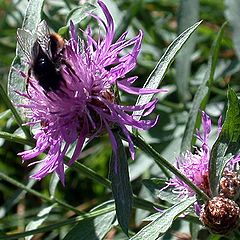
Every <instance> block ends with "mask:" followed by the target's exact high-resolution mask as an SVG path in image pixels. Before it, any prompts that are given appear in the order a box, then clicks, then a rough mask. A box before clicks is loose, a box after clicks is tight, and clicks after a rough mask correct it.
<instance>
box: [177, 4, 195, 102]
mask: <svg viewBox="0 0 240 240" xmlns="http://www.w3.org/2000/svg"><path fill="white" fill-rule="evenodd" d="M178 15H179V16H178V32H182V31H184V30H185V29H186V28H188V27H190V26H191V25H192V24H194V23H195V22H196V21H198V15H199V0H181V2H180V8H179V14H178ZM196 40H197V38H196V35H195V34H194V35H193V36H191V37H190V39H189V40H188V42H186V44H185V45H184V46H183V48H182V49H181V51H180V52H179V54H178V56H177V58H176V84H177V92H178V96H179V98H180V100H183V101H186V100H188V99H189V98H190V96H189V86H188V85H189V77H190V70H191V56H192V54H193V51H194V47H195V44H196Z"/></svg>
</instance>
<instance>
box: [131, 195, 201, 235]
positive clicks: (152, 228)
mask: <svg viewBox="0 0 240 240" xmlns="http://www.w3.org/2000/svg"><path fill="white" fill-rule="evenodd" d="M195 201H196V198H195V197H192V198H188V199H187V200H185V201H182V202H180V203H177V204H176V205H174V206H172V207H170V208H168V209H167V210H166V211H164V212H162V213H160V212H159V213H156V214H153V215H152V216H150V217H148V218H147V219H145V220H146V221H152V222H151V223H149V224H148V225H147V226H145V227H144V228H142V229H141V230H140V231H139V232H138V233H137V234H136V235H135V236H133V237H132V238H131V240H142V239H144V240H153V239H157V238H158V237H160V236H162V235H163V234H164V233H165V232H166V231H167V230H168V229H169V228H170V227H171V225H172V223H173V221H174V219H176V218H177V217H178V216H179V215H180V214H182V213H183V212H184V211H185V210H186V209H188V208H189V207H190V206H191V205H192V204H193V203H194V202H195Z"/></svg>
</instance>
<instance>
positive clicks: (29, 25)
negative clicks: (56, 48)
mask: <svg viewBox="0 0 240 240" xmlns="http://www.w3.org/2000/svg"><path fill="white" fill-rule="evenodd" d="M43 3H44V0H31V1H29V3H28V7H27V10H26V14H25V17H24V20H23V25H22V28H23V29H25V30H29V31H30V32H35V29H36V28H37V25H38V23H39V22H40V21H41V11H42V7H43ZM22 56H24V53H23V51H22V49H21V48H20V46H19V44H18V43H17V47H16V57H15V58H14V59H13V62H12V64H11V68H10V71H9V75H8V95H9V97H10V99H11V100H12V102H13V103H14V104H19V103H21V97H20V96H19V95H18V94H17V93H16V92H15V91H16V90H18V91H21V92H24V91H25V85H26V81H25V80H24V79H23V77H21V76H20V75H19V73H18V72H17V71H16V69H17V70H19V71H23V72H27V68H28V66H27V64H26V63H24V62H22V61H21V60H20V59H21V58H22ZM19 114H20V115H22V113H21V111H19Z"/></svg>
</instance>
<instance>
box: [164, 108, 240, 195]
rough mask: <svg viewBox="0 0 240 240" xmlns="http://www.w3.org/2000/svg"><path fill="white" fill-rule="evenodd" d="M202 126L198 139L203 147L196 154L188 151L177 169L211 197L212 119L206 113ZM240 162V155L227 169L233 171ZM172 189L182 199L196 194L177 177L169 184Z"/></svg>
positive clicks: (179, 159)
mask: <svg viewBox="0 0 240 240" xmlns="http://www.w3.org/2000/svg"><path fill="white" fill-rule="evenodd" d="M202 126H203V133H201V132H200V131H199V130H198V129H197V134H196V137H197V139H199V140H200V142H201V144H202V145H201V147H200V148H199V149H197V148H196V149H195V153H191V152H189V151H187V152H186V153H185V154H183V155H182V156H179V157H178V158H177V168H178V169H179V171H180V172H181V173H182V174H184V175H185V176H186V177H187V178H188V179H190V180H191V181H192V182H193V183H194V184H195V185H196V186H198V187H199V188H200V189H202V190H203V191H204V192H205V193H206V194H207V195H208V196H210V187H209V180H208V171H209V170H208V166H209V160H210V151H211V149H210V146H209V144H208V138H209V134H210V132H211V119H210V117H209V116H208V115H207V114H206V113H205V112H202ZM220 131H221V117H220V119H219V122H218V133H220ZM239 161H240V155H237V156H235V157H233V158H232V159H231V160H230V161H229V162H228V164H227V167H226V169H228V170H231V169H233V168H234V165H235V164H236V163H237V162H239ZM168 187H172V188H173V192H174V193H176V194H178V195H179V196H182V197H184V196H185V197H187V196H194V195H195V192H194V191H193V190H192V189H191V188H190V187H189V186H188V185H187V184H185V182H183V181H182V180H181V179H179V178H177V177H173V178H171V179H170V180H169V181H168V182H167V186H166V187H164V188H163V189H165V188H168Z"/></svg>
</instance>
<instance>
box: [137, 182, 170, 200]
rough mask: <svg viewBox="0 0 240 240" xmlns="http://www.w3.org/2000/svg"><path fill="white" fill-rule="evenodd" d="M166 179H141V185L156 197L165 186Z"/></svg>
mask: <svg viewBox="0 0 240 240" xmlns="http://www.w3.org/2000/svg"><path fill="white" fill-rule="evenodd" d="M166 181H167V180H166V179H159V178H151V179H143V180H142V183H143V185H144V186H145V187H146V188H147V189H148V190H149V191H150V192H151V193H152V194H153V196H155V197H156V196H158V194H159V190H160V189H161V188H163V187H164V186H165V185H166Z"/></svg>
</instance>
